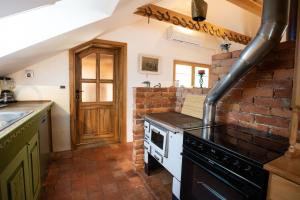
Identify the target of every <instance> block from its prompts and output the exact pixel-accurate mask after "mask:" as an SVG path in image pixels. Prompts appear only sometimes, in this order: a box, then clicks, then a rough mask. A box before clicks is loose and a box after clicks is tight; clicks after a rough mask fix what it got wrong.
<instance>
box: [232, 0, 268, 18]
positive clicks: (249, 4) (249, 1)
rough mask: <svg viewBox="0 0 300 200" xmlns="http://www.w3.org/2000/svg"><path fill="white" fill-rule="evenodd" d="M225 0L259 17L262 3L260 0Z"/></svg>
mask: <svg viewBox="0 0 300 200" xmlns="http://www.w3.org/2000/svg"><path fill="white" fill-rule="evenodd" d="M227 1H229V2H231V3H233V4H235V5H237V6H239V7H240V8H243V9H245V10H248V11H249V12H252V13H253V14H255V15H257V16H259V17H261V14H262V3H263V2H262V0H227Z"/></svg>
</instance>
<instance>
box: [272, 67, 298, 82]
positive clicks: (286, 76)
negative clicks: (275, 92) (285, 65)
mask: <svg viewBox="0 0 300 200" xmlns="http://www.w3.org/2000/svg"><path fill="white" fill-rule="evenodd" d="M293 77H294V69H278V70H275V72H274V79H275V80H292V79H293Z"/></svg>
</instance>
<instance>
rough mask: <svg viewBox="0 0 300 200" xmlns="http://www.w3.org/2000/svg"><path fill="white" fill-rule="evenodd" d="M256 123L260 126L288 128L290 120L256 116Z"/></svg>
mask: <svg viewBox="0 0 300 200" xmlns="http://www.w3.org/2000/svg"><path fill="white" fill-rule="evenodd" d="M255 121H256V122H257V123H259V124H264V125H271V126H276V127H282V128H288V127H289V120H287V119H285V118H280V117H274V116H273V117H266V116H258V115H257V116H255Z"/></svg>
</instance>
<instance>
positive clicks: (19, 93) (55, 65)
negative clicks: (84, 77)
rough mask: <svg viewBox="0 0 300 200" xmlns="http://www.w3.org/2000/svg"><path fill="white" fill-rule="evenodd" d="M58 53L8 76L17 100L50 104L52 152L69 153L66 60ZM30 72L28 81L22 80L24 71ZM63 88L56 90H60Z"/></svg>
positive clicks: (67, 61)
mask: <svg viewBox="0 0 300 200" xmlns="http://www.w3.org/2000/svg"><path fill="white" fill-rule="evenodd" d="M68 56H69V55H68V52H67V51H65V52H62V53H60V54H58V55H56V56H54V57H52V58H49V59H47V60H44V61H42V62H40V63H37V64H35V65H33V66H30V67H28V68H26V69H24V70H21V71H18V72H16V73H14V74H11V75H10V76H11V77H13V78H14V79H15V81H16V89H15V95H16V98H17V100H52V101H54V102H55V104H54V106H53V109H52V128H53V147H54V150H55V151H64V150H68V149H70V118H69V115H70V108H69V107H70V106H69V86H68V85H69V60H68ZM27 69H30V70H33V71H34V77H33V78H32V79H26V78H25V70H27ZM61 85H64V86H66V88H65V89H60V86H61Z"/></svg>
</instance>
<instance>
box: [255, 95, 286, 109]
mask: <svg viewBox="0 0 300 200" xmlns="http://www.w3.org/2000/svg"><path fill="white" fill-rule="evenodd" d="M254 104H256V105H265V106H270V107H277V108H279V107H282V108H289V107H290V99H287V98H275V99H274V98H272V97H255V98H254Z"/></svg>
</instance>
